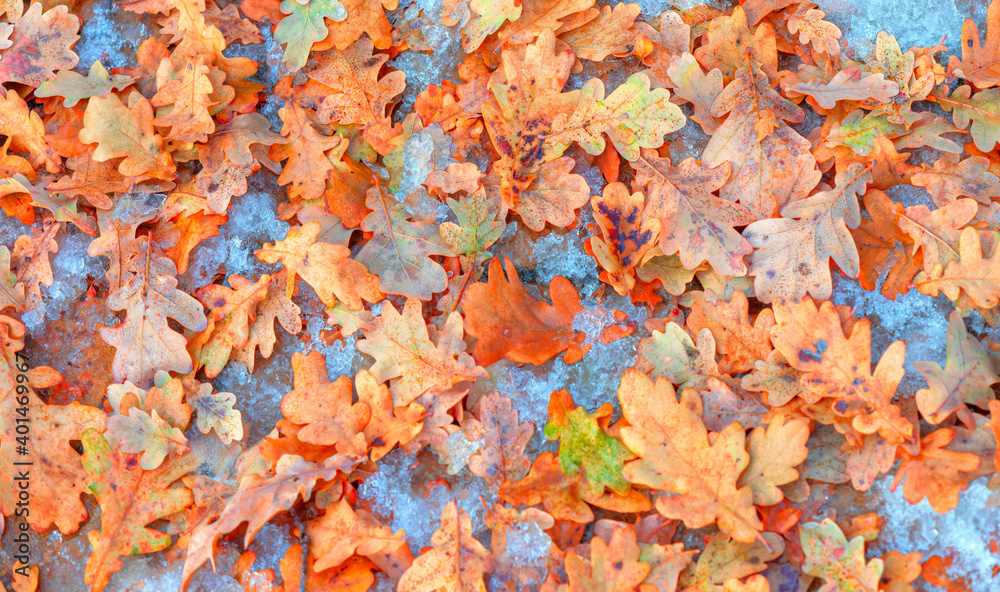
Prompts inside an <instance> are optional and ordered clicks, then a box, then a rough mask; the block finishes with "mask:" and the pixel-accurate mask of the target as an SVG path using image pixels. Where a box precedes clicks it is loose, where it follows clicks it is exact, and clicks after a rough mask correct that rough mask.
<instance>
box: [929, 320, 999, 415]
mask: <svg viewBox="0 0 1000 592" xmlns="http://www.w3.org/2000/svg"><path fill="white" fill-rule="evenodd" d="M946 347H947V354H946V355H947V358H946V362H945V367H944V368H942V367H941V366H940V365H939V364H938V363H937V362H926V361H918V362H914V363H913V368H914V369H915V370H917V371H918V372H920V374H922V375H923V377H924V379H925V380H926V381H927V385H928V388H925V389H920V390H919V391H917V394H916V397H915V398H916V401H917V409H919V410H920V414H921V415H922V416H923V417H924V419H926V420H927V421H929V422H931V423H932V424H940V423H941V422H943V421H944V420H946V419H947V418H948V416H950V415H951V414H952V413H956V414H957V415H958V417H959V418H960V419H964V420H965V421H966V423H970V424H971V423H972V422H971V418H970V417H969V415H970V414H971V411H970V410H969V408H968V407H966V405H975V406H976V407H979V408H981V409H986V408H987V406H988V405H989V403H990V401H992V400H993V399H994V394H993V389H991V388H990V387H991V386H992V385H993V384H995V383H997V382H1000V376H997V375H996V373H995V372H994V371H993V362H992V360H991V359H990V354H989V352H988V351H987V349H986V347H985V346H984V345H983V344H982V343H981V342H980V341H979V340H978V339H976V338H975V337H974V336H972V335H970V334H969V333H968V332H967V331H966V329H965V322H964V321H963V320H962V315H961V314H959V312H958V311H953V312H952V313H951V318H950V320H949V321H948V329H947V346H946Z"/></svg>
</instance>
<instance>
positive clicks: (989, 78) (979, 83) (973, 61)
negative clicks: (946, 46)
mask: <svg viewBox="0 0 1000 592" xmlns="http://www.w3.org/2000/svg"><path fill="white" fill-rule="evenodd" d="M983 22H985V23H986V42H985V43H982V42H981V41H980V37H979V27H977V26H976V21H974V20H972V19H971V18H967V19H965V22H964V23H963V24H962V59H961V60H960V59H958V56H951V60H950V62H949V63H948V68H949V70H956V69H957V70H959V71H960V72H961V77H962V78H965V79H966V80H968V81H969V82H971V83H973V84H975V85H976V87H978V88H989V87H991V86H996V85H997V83H1000V29H998V28H997V27H998V25H997V23H1000V2H997V1H996V0H993V1H992V2H990V5H989V8H987V9H986V20H984V21H983Z"/></svg>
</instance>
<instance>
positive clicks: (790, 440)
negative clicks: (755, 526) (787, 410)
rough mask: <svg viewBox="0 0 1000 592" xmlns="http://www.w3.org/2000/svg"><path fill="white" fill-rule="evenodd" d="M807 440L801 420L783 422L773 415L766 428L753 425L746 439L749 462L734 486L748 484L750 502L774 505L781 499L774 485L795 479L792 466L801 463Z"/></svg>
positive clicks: (807, 430) (804, 458)
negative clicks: (750, 496)
mask: <svg viewBox="0 0 1000 592" xmlns="http://www.w3.org/2000/svg"><path fill="white" fill-rule="evenodd" d="M807 440H809V425H808V423H806V422H805V421H800V420H792V421H790V422H787V423H786V422H785V420H784V419H783V418H782V417H776V418H774V419H773V420H772V421H771V423H769V424H768V425H767V427H766V428H765V427H763V426H759V427H756V428H754V429H753V431H752V432H750V437H749V438H748V439H747V451H748V452H749V453H750V464H749V465H747V468H746V469H745V470H744V471H743V473H742V474H740V479H739V481H738V482H737V486H739V487H743V486H749V487H750V489H751V490H752V491H753V503H755V504H757V505H758V506H773V505H774V504H777V503H778V502H780V501H781V500H783V499H784V498H785V495H784V493H783V492H782V491H781V489H780V488H779V487H778V486H780V485H788V484H789V483H792V482H793V481H795V480H796V479H798V478H799V471H797V470H795V467H797V466H798V465H800V464H802V463H803V462H805V460H806V456H807V455H808V454H809V449H808V448H807V447H806V442H807Z"/></svg>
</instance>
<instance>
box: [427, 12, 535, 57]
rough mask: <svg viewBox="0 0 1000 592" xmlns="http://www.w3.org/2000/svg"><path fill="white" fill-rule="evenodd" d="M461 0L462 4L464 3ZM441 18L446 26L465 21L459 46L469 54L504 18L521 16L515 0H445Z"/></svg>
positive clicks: (501, 23)
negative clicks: (464, 0)
mask: <svg viewBox="0 0 1000 592" xmlns="http://www.w3.org/2000/svg"><path fill="white" fill-rule="evenodd" d="M463 3H464V4H465V6H463ZM441 11H442V14H441V20H442V21H443V23H444V24H445V25H446V26H448V27H454V26H455V25H457V24H458V23H459V22H462V21H464V26H463V27H462V47H463V48H464V49H465V52H466V53H469V54H472V53H474V52H475V51H476V50H477V49H479V46H480V45H482V44H483V41H484V40H485V39H486V37H487V36H489V35H491V34H493V33H496V31H497V29H499V28H500V27H501V26H502V25H503V24H504V23H505V22H506V21H508V20H511V21H516V20H517V19H518V17H519V16H521V6H520V5H519V4H518V3H517V2H516V0H471V1H470V2H467V3H465V2H462V1H459V0H444V2H443V3H442V9H441Z"/></svg>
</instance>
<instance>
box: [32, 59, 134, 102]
mask: <svg viewBox="0 0 1000 592" xmlns="http://www.w3.org/2000/svg"><path fill="white" fill-rule="evenodd" d="M136 80H137V78H135V77H134V76H125V75H123V74H110V73H108V70H107V68H105V67H104V65H103V64H102V63H101V62H100V61H99V60H98V61H95V62H94V63H93V64H92V65H91V66H90V70H89V71H88V72H87V75H86V76H83V75H82V74H77V73H76V72H73V71H72V70H68V69H66V70H59V72H57V73H56V77H55V79H54V80H48V81H46V82H43V83H42V85H41V86H39V87H38V88H37V89H36V90H35V96H36V97H42V98H47V97H62V98H63V105H65V106H66V107H72V106H73V105H76V104H77V103H79V102H80V101H82V100H84V99H89V98H90V97H106V96H108V94H109V93H111V92H112V91H116V90H117V91H122V90H125V88H126V87H128V86H129V85H130V84H132V83H133V82H135V81H136Z"/></svg>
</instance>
